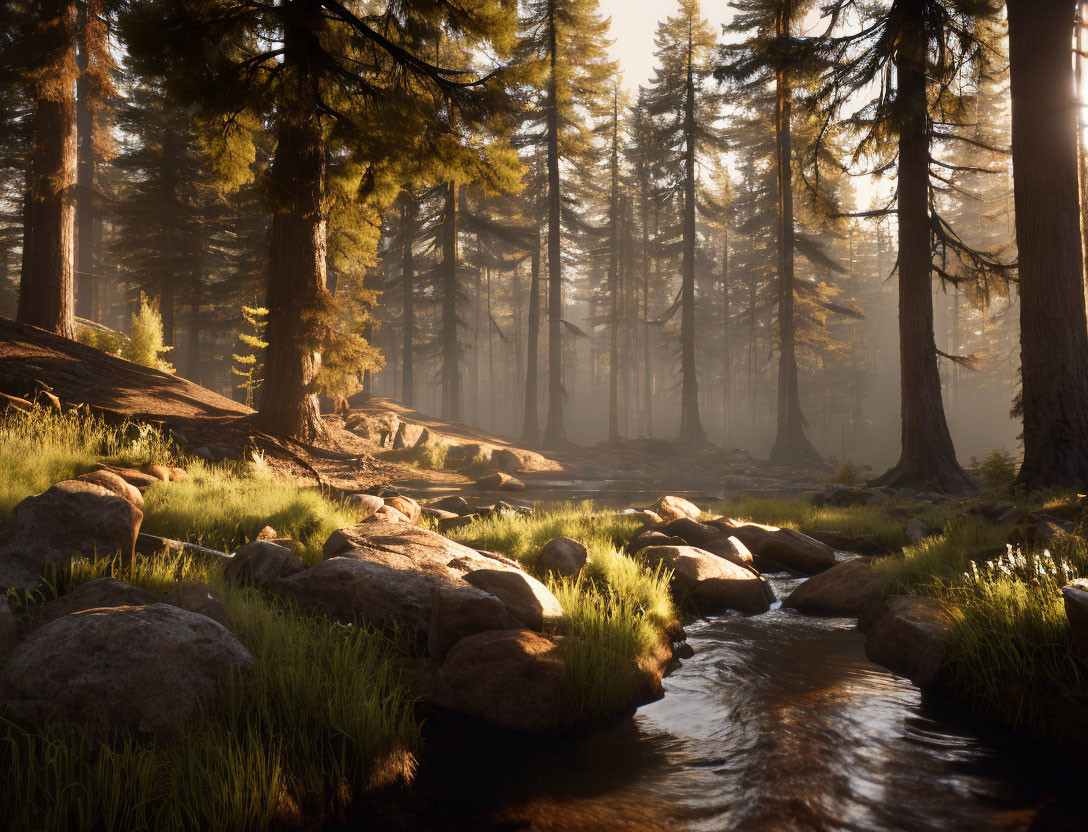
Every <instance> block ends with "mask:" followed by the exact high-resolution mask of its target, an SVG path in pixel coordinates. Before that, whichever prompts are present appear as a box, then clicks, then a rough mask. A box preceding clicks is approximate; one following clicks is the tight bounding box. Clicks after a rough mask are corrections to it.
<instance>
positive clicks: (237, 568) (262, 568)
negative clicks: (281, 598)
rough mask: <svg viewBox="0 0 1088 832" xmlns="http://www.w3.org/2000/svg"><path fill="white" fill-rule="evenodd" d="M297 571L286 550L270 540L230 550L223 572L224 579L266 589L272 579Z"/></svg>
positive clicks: (293, 558) (293, 557)
mask: <svg viewBox="0 0 1088 832" xmlns="http://www.w3.org/2000/svg"><path fill="white" fill-rule="evenodd" d="M301 571H302V564H301V563H299V562H298V559H297V558H296V557H295V556H294V555H293V554H291V551H290V549H287V548H286V547H284V546H280V545H279V544H277V543H273V542H272V541H270V540H254V541H253V542H252V543H247V544H245V545H244V546H242V547H241V548H240V549H239V550H238V551H237V552H235V553H234V557H232V558H231V559H230V561H229V562H228V563H227V565H226V568H225V569H224V570H223V575H224V577H225V578H226V579H227V580H228V581H234V582H235V583H241V584H254V585H256V586H259V587H266V588H267V587H268V586H270V585H271V584H272V582H273V581H275V580H277V579H279V578H286V577H288V576H289V575H294V574H296V573H298V572H301Z"/></svg>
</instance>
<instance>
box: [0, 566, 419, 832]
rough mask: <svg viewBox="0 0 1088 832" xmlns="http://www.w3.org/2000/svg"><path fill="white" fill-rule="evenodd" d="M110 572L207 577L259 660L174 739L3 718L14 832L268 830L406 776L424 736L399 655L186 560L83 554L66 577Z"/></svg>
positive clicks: (158, 579) (128, 576) (1, 802)
mask: <svg viewBox="0 0 1088 832" xmlns="http://www.w3.org/2000/svg"><path fill="white" fill-rule="evenodd" d="M106 574H113V575H115V576H116V577H119V578H121V579H123V580H126V581H129V582H130V583H133V584H135V585H138V586H143V587H144V588H146V589H148V590H149V591H161V590H162V589H163V588H164V587H165V586H166V585H168V584H169V582H170V581H172V580H175V579H185V580H208V581H210V582H211V583H212V585H213V586H214V588H215V591H216V592H217V594H219V596H220V597H221V598H222V599H223V601H224V604H225V605H226V607H227V610H228V612H229V614H230V618H231V621H232V624H233V627H234V629H235V631H236V632H237V633H238V635H239V637H240V638H241V640H242V641H243V642H244V643H245V645H246V647H247V648H248V649H249V651H250V652H251V653H252V654H253V657H254V659H255V666H254V668H253V669H252V670H251V671H250V672H247V673H245V674H243V675H240V676H238V677H236V678H234V679H232V680H230V682H229V683H228V684H227V686H226V690H225V692H224V694H223V695H222V696H221V697H220V698H219V700H218V701H216V702H215V703H213V704H211V705H210V706H209V707H208V708H207V709H206V710H205V711H204V712H203V713H202V714H201V715H200V716H199V717H198V718H197V719H196V720H195V721H194V722H192V723H190V724H189V725H188V726H186V727H185V728H184V729H183V731H182V733H181V735H180V736H177V737H145V736H135V737H134V736H121V735H107V736H100V735H90V734H84V733H81V732H79V731H77V730H76V729H73V728H70V727H65V726H62V725H51V726H48V727H47V728H46V729H45V730H43V731H40V732H38V733H23V732H21V731H19V730H18V729H16V728H15V727H14V726H12V725H11V724H10V723H7V722H4V721H3V720H2V718H0V769H3V770H4V771H5V772H6V773H7V774H6V777H7V780H6V782H5V788H4V789H3V790H2V791H0V816H3V817H4V818H5V819H6V827H5V828H10V829H13V830H32V829H80V830H93V829H103V830H112V829H126V830H144V829H147V830H152V829H153V830H174V829H177V830H183V829H211V828H215V829H224V830H226V829H231V830H233V829H238V830H242V829H263V828H268V827H269V826H270V825H272V824H273V823H280V824H286V825H294V824H296V823H298V822H299V821H300V820H302V819H303V818H306V819H308V820H311V821H312V819H313V818H315V817H328V816H332V815H335V814H337V813H340V812H341V811H343V810H345V809H346V808H348V807H349V806H350V804H351V802H352V801H353V800H354V799H356V798H357V797H358V795H359V794H360V793H361V792H362V791H364V790H366V789H368V788H370V787H371V786H373V785H377V784H381V783H385V782H390V781H395V780H398V779H400V780H403V779H406V778H407V776H408V775H409V774H410V772H411V770H412V767H413V765H414V758H413V757H412V750H413V749H414V747H415V745H416V744H417V742H418V729H417V725H416V722H415V719H414V717H413V712H412V701H411V699H410V697H409V696H408V694H407V692H406V691H405V689H404V688H403V687H401V685H400V684H399V682H398V681H397V676H396V672H395V662H396V660H397V658H398V657H399V656H400V655H402V652H403V649H404V648H403V646H402V645H400V644H398V643H397V642H396V641H393V640H391V639H390V638H389V637H387V636H385V635H382V634H380V633H378V632H376V631H373V630H371V629H369V628H365V627H350V628H348V627H338V626H334V625H331V624H329V623H328V622H326V621H323V620H320V619H298V618H295V617H292V616H288V615H285V614H284V613H283V612H281V611H278V610H277V609H275V608H273V607H272V606H270V605H269V604H268V602H266V601H265V600H264V599H263V598H262V597H261V596H260V595H259V594H258V593H256V592H254V591H252V590H236V589H230V588H228V587H225V586H224V585H223V584H222V581H221V580H220V578H219V576H218V573H217V572H215V571H214V570H209V568H208V567H206V566H202V565H199V564H196V563H194V562H192V561H188V560H180V561H178V560H175V561H170V560H168V559H166V558H163V557H159V558H154V559H146V558H137V559H136V560H135V561H134V563H133V564H132V565H131V566H130V567H129V568H126V569H123V570H122V569H118V568H117V567H116V565H110V564H108V563H104V562H101V561H99V562H97V563H89V562H77V563H76V564H75V566H74V568H73V571H72V574H71V575H70V576H69V577H68V578H67V581H68V582H70V584H74V583H77V582H82V581H84V580H91V579H93V578H97V577H103V576H104V575H106Z"/></svg>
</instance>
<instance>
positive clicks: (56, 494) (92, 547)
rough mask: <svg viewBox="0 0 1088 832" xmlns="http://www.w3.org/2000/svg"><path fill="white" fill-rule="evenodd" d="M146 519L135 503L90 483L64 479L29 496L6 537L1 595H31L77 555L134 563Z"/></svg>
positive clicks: (0, 562) (1, 540) (2, 538)
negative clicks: (52, 572) (46, 572)
mask: <svg viewBox="0 0 1088 832" xmlns="http://www.w3.org/2000/svg"><path fill="white" fill-rule="evenodd" d="M142 520H143V513H142V512H141V511H140V510H139V509H138V508H136V506H134V505H133V504H132V503H131V502H130V501H129V500H127V499H125V498H124V497H118V496H117V495H116V494H115V493H114V492H112V491H110V490H108V489H106V488H103V487H102V486H100V485H95V484H93V483H89V482H80V481H78V480H64V481H63V482H59V483H57V484H56V485H54V486H53V487H52V488H50V489H48V490H47V491H45V492H43V493H41V494H35V495H34V496H32V497H27V498H26V499H24V500H23V501H22V502H20V503H19V504H18V505H17V506H15V508H14V509H12V512H11V515H10V516H9V517H8V523H7V528H6V529H5V530H4V532H3V534H2V535H0V591H2V590H4V589H9V588H12V589H15V590H17V591H19V592H26V591H29V590H30V589H32V588H33V587H34V586H36V585H37V584H38V582H39V581H40V580H41V577H42V574H43V571H44V570H45V569H47V568H50V567H53V568H65V567H67V565H68V564H69V562H70V561H71V559H72V557H73V556H74V555H84V556H87V557H98V558H112V557H115V556H120V557H121V558H122V559H123V560H128V559H131V557H132V554H133V550H134V548H135V545H136V536H137V535H138V534H139V532H140V523H141V521H142Z"/></svg>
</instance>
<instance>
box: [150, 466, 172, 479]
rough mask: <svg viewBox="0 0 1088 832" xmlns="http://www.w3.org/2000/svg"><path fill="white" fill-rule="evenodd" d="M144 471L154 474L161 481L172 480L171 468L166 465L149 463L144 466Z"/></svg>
mask: <svg viewBox="0 0 1088 832" xmlns="http://www.w3.org/2000/svg"><path fill="white" fill-rule="evenodd" d="M144 471H146V472H147V473H148V474H150V475H151V476H153V477H154V478H155V479H157V480H159V481H160V482H170V480H171V476H170V469H169V468H168V467H167V466H165V465H155V464H152V465H147V466H145V467H144Z"/></svg>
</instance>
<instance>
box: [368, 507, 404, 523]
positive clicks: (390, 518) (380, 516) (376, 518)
mask: <svg viewBox="0 0 1088 832" xmlns="http://www.w3.org/2000/svg"><path fill="white" fill-rule="evenodd" d="M364 522H367V523H405V524H407V523H408V522H409V520H408V517H407V515H405V514H402V513H401V512H399V511H397V510H396V509H395V508H393V507H392V506H391V505H383V506H382V507H381V508H379V509H378V510H377V511H375V512H374V513H373V514H371V515H370V516H369V517H367V518H366V520H365V521H364Z"/></svg>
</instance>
